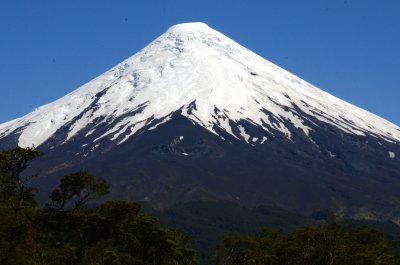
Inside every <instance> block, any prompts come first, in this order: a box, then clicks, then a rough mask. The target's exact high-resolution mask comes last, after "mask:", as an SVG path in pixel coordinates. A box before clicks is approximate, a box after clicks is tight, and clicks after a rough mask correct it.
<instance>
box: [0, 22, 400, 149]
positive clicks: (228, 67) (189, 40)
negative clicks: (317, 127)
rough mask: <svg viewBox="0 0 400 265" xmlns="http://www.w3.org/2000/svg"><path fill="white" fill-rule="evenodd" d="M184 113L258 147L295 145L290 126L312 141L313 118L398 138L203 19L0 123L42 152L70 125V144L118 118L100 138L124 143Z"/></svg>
mask: <svg viewBox="0 0 400 265" xmlns="http://www.w3.org/2000/svg"><path fill="white" fill-rule="evenodd" d="M177 111H181V114H182V115H183V116H186V117H187V118H188V119H190V120H191V121H192V122H193V123H196V124H198V125H201V126H203V127H204V128H206V129H207V130H209V131H210V132H212V133H214V134H217V135H219V133H218V132H220V131H221V130H222V131H224V132H226V133H228V134H230V135H232V136H233V137H235V138H238V139H239V140H242V141H246V142H248V143H251V144H264V143H265V142H266V141H268V137H269V136H271V135H272V134H274V132H276V131H279V132H282V133H284V134H285V135H286V137H287V138H288V139H291V136H292V131H291V129H290V128H289V127H288V126H287V124H288V123H289V124H292V125H293V126H294V127H295V128H297V129H299V130H301V131H302V132H303V133H304V134H305V135H307V136H309V137H312V136H311V135H310V131H311V130H312V128H310V127H309V126H307V125H305V121H306V120H307V121H308V123H309V122H311V121H310V120H309V117H310V116H313V117H315V118H317V119H318V120H319V121H321V122H324V123H328V124H331V125H334V126H336V127H337V128H339V129H340V130H342V131H343V132H345V133H349V134H355V135H370V136H373V137H376V138H381V139H382V140H385V141H388V142H392V143H398V142H400V128H399V127H398V126H396V125H394V124H392V123H390V122H388V121H386V120H384V119H382V118H380V117H378V116H376V115H374V114H372V113H369V112H367V111H365V110H363V109H360V108H358V107H356V106H354V105H351V104H349V103H347V102H345V101H342V100H340V99H338V98H336V97H334V96H332V95H330V94H328V93H326V92H324V91H322V90H320V89H318V88H316V87H314V86H313V85H311V84H309V83H307V82H305V81H304V80H302V79H300V78H298V77H297V76H295V75H293V74H291V73H289V72H287V71H285V70H284V69H282V68H280V67H278V66H276V65H274V64H272V63H270V62H268V61H267V60H265V59H263V58H261V57H260V56H258V55H257V54H255V53H253V52H251V51H249V50H248V49H246V48H244V47H242V46H241V45H239V44H238V43H236V42H234V41H233V40H231V39H229V38H228V37H226V36H224V35H223V34H221V33H219V32H217V31H215V30H213V29H211V28H210V27H208V26H207V25H206V24H203V23H186V24H178V25H176V26H173V27H171V28H170V29H168V31H167V32H166V33H164V34H163V35H161V36H160V37H159V38H157V39H156V40H155V41H153V42H152V43H151V44H149V45H148V46H147V47H145V48H144V49H143V50H141V51H139V52H138V53H136V54H135V55H133V56H132V57H130V58H128V59H127V60H125V61H123V62H122V63H120V64H119V65H117V66H116V67H114V68H112V69H111V70H109V71H107V72H105V73H104V74H102V75H100V76H99V77H97V78H96V79H94V80H92V81H90V82H89V83H87V84H85V85H83V86H82V87H80V88H78V89H77V90H75V91H73V92H72V93H70V94H68V95H66V96H64V97H63V98H61V99H59V100H57V101H55V102H53V103H50V104H47V105H45V106H42V107H40V108H38V109H36V110H35V111H34V112H32V113H30V114H28V115H26V116H24V117H22V118H19V119H16V120H13V121H10V122H7V123H4V124H2V125H0V139H1V138H5V137H7V136H9V135H18V144H19V145H20V146H23V147H25V146H32V145H34V146H39V145H40V144H42V143H43V142H45V141H46V140H47V139H49V138H50V137H51V136H52V135H54V134H55V133H56V132H57V130H59V129H60V128H61V127H63V126H66V125H68V128H69V132H68V136H67V138H66V139H65V140H64V142H67V141H68V140H70V139H72V138H73V137H74V136H75V135H77V134H78V133H79V132H80V131H81V130H82V129H83V128H86V131H87V129H88V127H89V129H90V131H89V133H87V134H88V135H89V134H91V133H93V132H95V131H96V130H97V129H98V128H100V127H101V126H102V125H104V124H111V123H113V122H114V123H115V124H114V125H113V127H112V129H111V130H108V131H107V132H105V133H103V134H102V135H100V136H99V137H97V138H96V139H95V141H100V140H101V139H104V138H107V139H109V140H111V141H116V143H117V144H121V143H123V142H124V141H126V140H127V139H129V138H130V137H132V136H134V135H135V133H137V132H138V130H140V129H142V128H147V127H148V128H149V129H154V128H156V127H157V126H158V125H159V124H160V123H164V122H166V121H167V120H168V119H169V118H170V116H171V115H172V114H173V113H175V112H177ZM127 113H129V115H127ZM304 114H306V115H304ZM241 120H246V121H248V122H250V123H252V124H254V125H256V126H259V127H260V128H263V130H264V131H265V137H263V138H255V137H253V136H252V135H250V134H249V132H247V131H246V130H245V128H243V127H241V126H240V125H237V128H238V129H239V131H240V133H239V134H238V133H235V132H234V129H233V127H232V126H233V124H238V123H239V122H240V121H241ZM293 126H291V128H293ZM221 138H222V136H221ZM311 140H312V139H311Z"/></svg>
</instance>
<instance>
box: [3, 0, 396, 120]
mask: <svg viewBox="0 0 400 265" xmlns="http://www.w3.org/2000/svg"><path fill="white" fill-rule="evenodd" d="M191 21H202V22H205V23H207V24H208V25H209V26H211V27H213V28H215V29H217V30H219V31H221V32H222V33H224V34H225V35H227V36H229V37H231V38H232V39H234V40H236V41H237V42H239V43H240V44H242V45H244V46H246V47H247V48H249V49H251V50H253V51H254V52H256V53H258V54H259V55H261V56H262V57H264V58H266V59H268V60H269V61H271V62H273V63H275V64H277V65H279V66H281V67H283V68H285V69H287V70H289V71H290V72H292V73H294V74H296V75H298V76H300V77H301V78H303V79H305V80H307V81H309V82H310V83H312V84H314V85H316V86H318V87H319V88H321V89H323V90H325V91H327V92H329V93H331V94H333V95H335V96H337V97H340V98H342V99H344V100H346V101H349V102H351V103H353V104H355V105H357V106H360V107H362V108H365V109H367V110H369V111H371V112H374V113H376V114H378V115H380V116H382V117H384V118H386V119H388V120H390V121H392V122H394V123H396V124H397V125H400V103H399V102H400V85H399V84H400V1H397V0H385V1H383V0H376V1H374V0H336V1H335V0H330V1H328V0H326V1H321V0H303V1H299V0H279V1H278V0H273V1H272V0H264V1H262V0H260V1H249V0H229V1H228V0H227V1H218V0H212V1H209V0H198V1H190V0H186V1H182V0H174V1H172V0H159V1H155V0H146V1H134V0H130V1H128V0H107V1H106V0H57V1H56V0H40V1H38V0H25V1H22V0H1V1H0V33H1V37H0V79H1V80H0V82H1V83H0V123H1V122H5V121H7V120H10V119H14V118H17V117H19V116H22V115H25V114H27V113H29V112H31V111H32V110H33V109H34V108H35V107H38V106H40V105H43V104H45V103H49V102H51V101H53V100H55V99H58V98H60V97H61V96H63V95H65V94H66V93H68V92H70V91H72V90H74V89H76V88H78V87H79V86H80V85H82V84H84V83H86V82H87V81H89V80H91V79H92V78H94V77H96V76H97V75H99V74H101V73H103V72H104V71H106V70H108V69H109V68H111V67H112V66H114V65H115V64H117V63H119V62H120V61H122V60H123V59H125V58H127V57H129V56H131V55H133V54H134V53H136V52H137V51H138V50H140V49H141V48H143V47H144V46H145V45H147V44H148V43H149V42H151V41H152V40H153V39H154V38H156V37H157V36H159V35H161V34H162V33H163V32H164V31H165V30H166V29H167V28H168V27H170V26H171V25H174V24H177V23H182V22H191Z"/></svg>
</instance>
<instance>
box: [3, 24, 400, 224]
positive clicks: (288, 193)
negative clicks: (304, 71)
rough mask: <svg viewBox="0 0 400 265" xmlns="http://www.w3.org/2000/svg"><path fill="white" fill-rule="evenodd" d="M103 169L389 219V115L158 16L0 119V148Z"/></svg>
mask: <svg viewBox="0 0 400 265" xmlns="http://www.w3.org/2000/svg"><path fill="white" fill-rule="evenodd" d="M17 144H18V145H20V146H32V145H34V146H37V147H38V148H39V149H41V150H43V151H44V152H46V153H47V156H46V157H45V158H44V159H43V160H42V161H40V163H38V166H39V165H40V167H41V168H43V169H44V171H45V175H46V176H47V178H45V181H43V187H51V184H50V183H52V182H54V180H55V179H57V176H60V174H62V172H66V171H70V170H72V169H81V168H84V169H89V170H91V171H93V172H95V173H99V174H102V175H106V176H107V177H108V178H109V181H110V182H111V184H112V188H113V189H112V190H113V192H112V196H113V197H126V198H129V199H135V200H147V201H150V202H151V203H153V204H155V205H158V206H159V207H165V206H166V205H169V204H171V203H174V202H176V201H181V200H183V201H185V200H192V199H228V200H234V201H240V202H242V203H245V204H258V203H268V204H277V205H279V206H282V207H285V208H289V209H291V210H298V211H302V212H311V211H313V210H315V209H324V208H334V209H335V210H336V211H337V212H338V213H339V214H342V215H350V216H352V217H367V218H371V219H379V218H390V219H393V220H395V221H398V220H399V219H398V217H399V212H400V208H399V206H398V205H399V204H398V202H399V201H400V195H399V194H398V190H399V188H400V162H399V157H398V155H399V154H400V128H399V127H398V126H396V125H394V124H392V123H390V122H388V121H386V120H384V119H382V118H380V117H378V116H376V115H374V114H372V113H369V112H367V111H365V110H362V109H360V108H358V107H356V106H353V105H351V104H349V103H346V102H344V101H342V100H340V99H338V98H336V97H334V96H332V95H330V94H328V93H326V92H324V91H322V90H320V89H318V88H316V87H314V86H312V85H311V84H309V83H307V82H305V81H303V80H301V79H300V78H298V77H296V76H294V75H292V74H290V73H289V72H287V71H285V70H283V69H281V68H279V67H278V66H276V65H274V64H272V63H270V62H268V61H266V60H265V59H263V58H261V57H260V56H258V55H256V54H254V53H253V52H251V51H249V50H247V49H246V48H244V47H242V46H240V45H239V44H237V43H236V42H234V41H233V40H231V39H229V38H228V37H226V36H224V35H223V34H221V33H219V32H217V31H215V30H213V29H211V28H209V27H208V26H207V25H205V24H203V23H186V24H179V25H176V26H173V27H171V28H170V29H169V30H168V31H167V32H166V33H164V34H163V35H161V36H160V37H159V38H157V39H156V40H155V41H153V42H152V43H151V44H149V45H148V46H147V47H145V48H144V49H143V50H141V51H139V52H138V53H137V54H135V55H133V56H132V57H130V58H128V59H127V60H125V61H124V62H122V63H121V64H119V65H117V66H116V67H114V68H112V69H111V70H109V71H107V72H106V73H104V74H102V75H100V76H99V77H97V78H96V79H94V80H92V81H90V82H89V83H87V84H85V85H84V86H82V87H80V88H79V89H77V90H75V91H74V92H72V93H70V94H68V95H66V96H64V97H63V98H61V99H59V100H57V101H55V102H53V103H50V104H48V105H45V106H43V107H40V108H38V109H37V110H35V111H34V112H32V113H30V114H28V115H26V116H24V117H22V118H19V119H16V120H13V121H10V122H7V123H5V124H2V125H0V148H10V147H13V146H15V145H17Z"/></svg>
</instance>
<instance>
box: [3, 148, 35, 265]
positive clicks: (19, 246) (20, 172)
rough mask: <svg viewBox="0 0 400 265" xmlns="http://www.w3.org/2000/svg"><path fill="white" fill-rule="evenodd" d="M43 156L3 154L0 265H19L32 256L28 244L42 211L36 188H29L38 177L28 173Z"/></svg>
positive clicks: (19, 151) (14, 151) (28, 150)
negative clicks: (38, 205)
mask: <svg viewBox="0 0 400 265" xmlns="http://www.w3.org/2000/svg"><path fill="white" fill-rule="evenodd" d="M40 156H42V153H41V152H39V151H37V150H35V149H33V148H20V147H17V148H15V149H10V150H6V151H2V152H0V253H1V255H0V264H4V265H6V264H16V262H17V263H18V260H24V259H25V258H26V257H28V256H29V252H30V248H29V247H28V243H29V241H30V237H31V234H32V230H33V224H34V222H35V219H36V218H37V216H38V213H39V212H38V209H37V203H36V200H35V198H34V196H35V189H34V188H33V187H30V186H29V184H30V181H31V180H32V179H33V178H35V177H37V174H36V173H32V174H25V170H26V169H27V168H28V167H29V165H30V164H31V162H32V161H33V160H34V159H35V158H37V157H40ZM11 257H13V258H11Z"/></svg>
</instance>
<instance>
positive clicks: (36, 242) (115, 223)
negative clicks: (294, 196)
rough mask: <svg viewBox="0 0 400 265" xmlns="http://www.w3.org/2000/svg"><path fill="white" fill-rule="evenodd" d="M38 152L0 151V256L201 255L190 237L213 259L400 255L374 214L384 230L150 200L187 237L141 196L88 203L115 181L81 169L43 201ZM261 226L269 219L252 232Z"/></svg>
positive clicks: (393, 233)
mask: <svg viewBox="0 0 400 265" xmlns="http://www.w3.org/2000/svg"><path fill="white" fill-rule="evenodd" d="M41 155H42V153H40V152H38V151H36V150H34V149H31V148H27V149H23V148H16V149H11V150H7V151H3V152H0V264H1V265H11V264H12V265H20V264H24V265H25V264H28V265H29V264H41V265H45V264H46V265H67V264H68V265H86V264H91V265H92V264H93V265H125V264H126V265H130V264H134V265H147V264H148V265H164V264H165V265H169V264H171V265H172V264H173V265H178V264H198V263H199V256H198V254H197V253H196V251H195V250H194V249H192V248H190V247H196V248H197V249H199V250H200V251H201V252H202V256H203V263H209V264H215V265H222V264H224V265H231V264H232V265H233V264H238V265H239V264H240V265H247V264H255V265H262V264H269V265H275V264H276V265H291V264H310V265H311V264H315V265H325V264H330V265H353V264H354V265H358V264H360V265H361V264H363V265H364V264H365V265H369V264H371V265H372V264H382V265H392V264H393V265H394V264H400V241H399V240H398V239H399V234H400V233H399V231H400V230H399V228H398V227H397V226H395V225H390V224H387V225H382V224H381V223H376V224H375V226H377V225H379V226H381V227H383V228H385V229H386V232H387V235H388V236H389V237H390V239H387V238H385V235H384V234H383V233H382V232H380V231H378V230H375V229H372V228H368V227H366V226H363V227H360V226H359V223H354V221H353V222H352V223H349V222H345V223H343V222H338V221H337V220H335V219H334V218H333V216H330V215H329V214H326V213H323V212H322V213H316V214H315V215H314V216H313V218H308V217H305V216H302V215H299V214H294V213H289V212H287V211H285V210H282V209H280V208H277V207H267V206H259V207H256V208H253V209H250V208H245V207H242V206H240V205H237V204H233V203H227V202H192V203H187V204H181V205H175V206H173V207H171V208H169V209H167V210H166V211H164V212H163V213H157V212H156V211H151V210H149V209H146V211H147V212H152V213H153V214H155V215H157V216H159V218H160V220H161V224H162V225H165V226H169V227H172V228H174V229H176V230H180V231H181V232H183V233H184V234H186V235H189V236H191V237H192V238H191V239H189V238H188V237H186V236H182V234H181V233H179V232H177V231H176V230H173V229H170V228H165V227H162V226H160V225H159V224H158V222H157V220H156V218H154V217H152V216H150V215H147V214H143V213H142V212H141V205H140V204H138V203H134V202H127V201H106V202H102V203H99V204H95V205H94V204H90V202H91V201H92V200H94V199H99V197H101V196H103V195H105V194H107V193H108V189H109V187H108V184H107V182H106V181H105V180H104V179H103V178H98V177H95V176H93V175H91V174H90V173H87V172H83V171H78V172H75V173H72V174H67V175H65V176H64V177H63V178H62V179H61V181H60V183H59V185H58V186H57V187H56V188H55V189H54V190H53V192H52V193H51V194H50V197H49V200H48V203H47V204H46V205H45V206H44V207H42V208H40V207H38V205H37V202H36V200H35V191H36V190H35V188H33V187H30V186H29V183H30V181H31V180H32V179H34V178H36V177H37V174H30V175H27V174H25V170H26V169H27V168H28V167H29V165H30V163H31V161H32V160H34V159H35V158H36V157H39V156H41ZM100 201H101V200H100ZM258 227H269V228H263V229H259V230H258V231H257V232H255V231H256V228H258ZM233 232H239V233H240V234H239V233H235V234H234V233H233ZM251 234H253V235H251ZM222 238H224V239H223V240H222ZM396 239H397V240H396ZM218 243H219V244H218ZM189 246H190V247H189Z"/></svg>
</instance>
